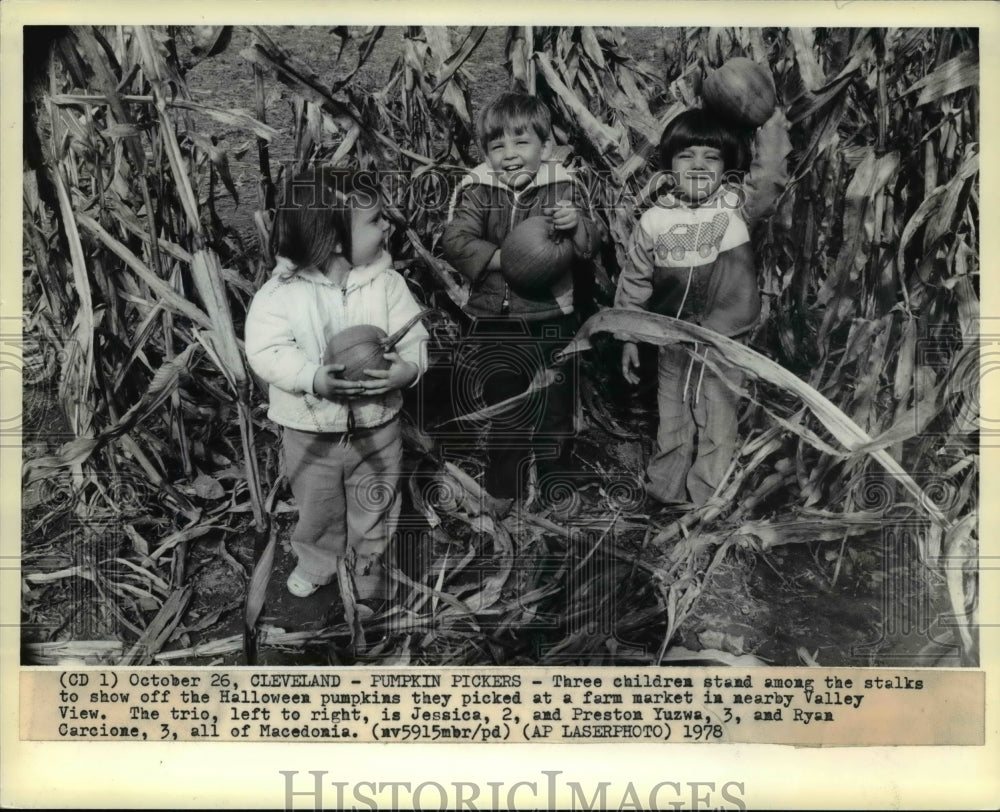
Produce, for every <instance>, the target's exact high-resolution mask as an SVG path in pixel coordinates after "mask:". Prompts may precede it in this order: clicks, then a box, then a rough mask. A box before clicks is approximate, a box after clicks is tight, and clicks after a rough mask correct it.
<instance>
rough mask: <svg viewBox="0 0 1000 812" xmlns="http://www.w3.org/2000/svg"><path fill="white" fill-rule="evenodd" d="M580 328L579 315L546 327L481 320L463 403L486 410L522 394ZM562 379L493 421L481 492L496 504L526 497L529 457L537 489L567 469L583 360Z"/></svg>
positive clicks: (468, 340)
mask: <svg viewBox="0 0 1000 812" xmlns="http://www.w3.org/2000/svg"><path fill="white" fill-rule="evenodd" d="M578 326H579V320H578V318H577V317H576V316H575V315H573V314H570V315H567V316H560V317H557V318H553V319H546V320H544V321H526V320H523V319H519V318H513V317H508V318H503V319H475V320H474V322H473V324H472V326H471V327H470V329H469V330H468V332H467V334H466V337H465V349H466V353H465V354H464V359H465V368H464V370H463V376H462V379H463V380H462V388H463V389H464V393H463V394H464V395H465V396H466V397H465V398H464V399H465V400H466V401H467V402H470V403H476V404H478V407H479V408H481V407H482V406H485V405H493V404H496V403H499V402H501V401H503V400H506V399H508V398H511V397H514V396H516V395H520V394H521V393H522V392H524V391H525V390H526V389H527V388H528V387H529V385H530V384H531V381H532V380H533V378H534V377H535V375H536V374H537V373H538V372H539V371H540V370H543V369H545V368H547V367H551V366H553V364H554V358H553V356H554V355H555V353H557V352H558V351H559V350H561V349H562V348H563V347H565V346H566V344H567V343H569V341H570V339H571V338H572V337H573V335H574V334H575V332H576V329H577V327H578ZM555 370H556V372H557V376H556V380H555V381H554V382H553V383H551V384H550V385H549V386H548V387H546V388H544V389H541V390H539V391H538V392H536V393H534V395H533V396H532V397H530V398H528V399H527V400H524V401H522V402H520V403H518V404H517V405H516V406H515V407H513V408H512V409H510V410H509V411H507V412H505V413H504V414H502V415H499V416H497V417H495V418H494V419H493V420H492V421H490V425H489V426H488V427H487V430H486V433H487V439H486V460H485V463H486V475H485V478H484V482H483V485H484V487H485V488H486V490H487V491H488V492H489V493H490V494H491V495H492V496H494V497H496V498H498V499H508V498H524V497H526V496H527V489H528V481H529V472H530V468H531V457H532V453H534V456H535V459H536V461H537V463H538V479H539V484H540V485H544V484H545V482H546V481H548V480H551V479H554V478H555V477H557V476H558V474H559V472H560V471H564V470H566V469H567V465H568V462H569V457H570V451H571V448H570V440H571V439H572V437H573V434H574V430H575V427H574V418H575V414H576V402H577V377H578V376H577V358H576V356H571V357H570V358H569V359H567V360H566V361H564V362H563V363H562V364H559V365H558V366H556V367H555Z"/></svg>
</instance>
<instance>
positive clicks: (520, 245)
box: [500, 217, 574, 297]
mask: <svg viewBox="0 0 1000 812" xmlns="http://www.w3.org/2000/svg"><path fill="white" fill-rule="evenodd" d="M573 254H574V252H573V241H572V240H571V239H570V238H569V237H568V236H565V235H563V234H561V233H559V232H558V231H555V230H554V229H553V228H552V224H551V223H550V222H549V219H548V218H547V217H529V218H528V219H527V220H525V221H524V222H523V223H520V224H519V225H517V226H516V227H515V228H514V229H512V230H511V232H510V234H508V235H507V238H506V239H505V240H504V241H503V244H502V245H501V246H500V271H501V273H502V274H503V277H504V279H506V280H507V284H508V285H510V286H511V288H512V289H513V290H514V291H515V292H516V293H519V294H521V295H523V296H528V297H530V296H537V295H542V294H545V293H548V292H549V291H551V289H552V285H554V284H555V283H556V282H558V281H559V280H560V279H562V278H563V277H564V276H565V275H566V274H568V273H569V272H570V269H571V268H572V265H573Z"/></svg>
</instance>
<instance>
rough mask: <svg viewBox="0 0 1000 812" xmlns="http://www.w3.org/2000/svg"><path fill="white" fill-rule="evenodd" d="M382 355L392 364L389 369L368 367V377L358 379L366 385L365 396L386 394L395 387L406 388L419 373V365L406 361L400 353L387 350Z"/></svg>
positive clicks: (366, 371)
mask: <svg viewBox="0 0 1000 812" xmlns="http://www.w3.org/2000/svg"><path fill="white" fill-rule="evenodd" d="M382 357H383V358H385V360H387V361H388V362H389V363H390V364H391V366H390V367H389V368H388V369H366V370H365V375H367V376H368V377H367V378H366V379H365V380H363V381H358V383H360V384H361V385H362V386H363V387H364V389H363V392H362V394H363V395H364V396H365V397H375V396H378V395H385V394H388V393H389V392H392V391H393V390H394V389H405V388H406V387H407V386H409V385H410V384H411V383H413V382H414V381H415V380H416V379H417V374H418V373H419V370H418V369H417V365H416V364H413V363H411V362H409V361H404V360H403V359H402V358H400V357H399V353H396V352H387V353H385V355H383V356H382Z"/></svg>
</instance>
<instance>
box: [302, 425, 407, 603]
mask: <svg viewBox="0 0 1000 812" xmlns="http://www.w3.org/2000/svg"><path fill="white" fill-rule="evenodd" d="M343 437H344V435H343V434H340V433H329V434H316V433H314V432H307V431H297V430H295V429H289V428H285V429H284V456H285V474H286V476H287V477H288V480H289V482H290V483H291V486H292V493H293V494H294V495H295V502H296V504H297V505H298V508H299V522H298V524H297V525H295V530H294V531H293V532H292V550H293V552H294V553H295V555H296V556H298V560H299V563H298V567H299V570H300V572H301V573H302V575H303V577H304V578H306V580H308V581H311V582H312V583H314V584H328V583H330V581H332V580H333V579H334V578H336V574H337V563H338V560H339V559H340V558H343V557H345V556H346V557H347V561H348V565H349V568H350V569H351V570H352V571H353V572H354V578H355V584H356V585H357V589H358V597H360V598H370V597H385V596H387V595H389V594H391V591H392V590H391V589H390V588H389V584H388V582H387V575H386V572H385V566H384V557H385V554H386V551H387V548H388V545H389V539H390V537H391V536H392V533H393V531H394V530H395V528H396V523H397V521H398V519H399V508H400V495H399V488H398V485H399V478H400V471H401V468H402V456H403V446H402V440H401V437H400V427H399V420H397V419H393V420H392V421H390V422H388V423H386V424H384V425H382V426H378V427H376V428H372V429H356V430H355V431H354V432H352V433H351V435H350V441H349V442H348V443H347V444H346V445H345V444H344V442H343Z"/></svg>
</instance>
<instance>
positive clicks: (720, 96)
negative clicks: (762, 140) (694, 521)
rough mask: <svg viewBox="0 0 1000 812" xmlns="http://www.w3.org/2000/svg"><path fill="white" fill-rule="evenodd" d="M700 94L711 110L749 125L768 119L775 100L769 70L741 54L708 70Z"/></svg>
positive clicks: (759, 123) (772, 110) (756, 124)
mask: <svg viewBox="0 0 1000 812" xmlns="http://www.w3.org/2000/svg"><path fill="white" fill-rule="evenodd" d="M701 97H702V99H703V100H704V102H705V107H707V108H709V109H710V110H712V111H713V112H715V113H718V114H719V115H720V116H722V117H724V118H727V119H729V120H730V121H733V122H737V123H739V124H743V125H749V126H752V127H759V126H760V125H761V124H763V123H764V122H765V121H767V120H768V119H769V118H770V117H771V114H772V113H773V112H774V107H775V104H776V103H777V96H776V93H775V90H774V78H773V77H772V76H771V71H770V70H768V68H767V66H766V65H761V64H759V63H757V62H754V61H753V60H752V59H747V58H746V57H744V56H737V57H733V58H732V59H729V60H726V61H725V62H723V63H722V65H721V66H720V67H719V68H718V69H717V70H714V71H712V72H711V73H709V74H708V76H706V77H705V81H704V83H703V84H702V86H701Z"/></svg>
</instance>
